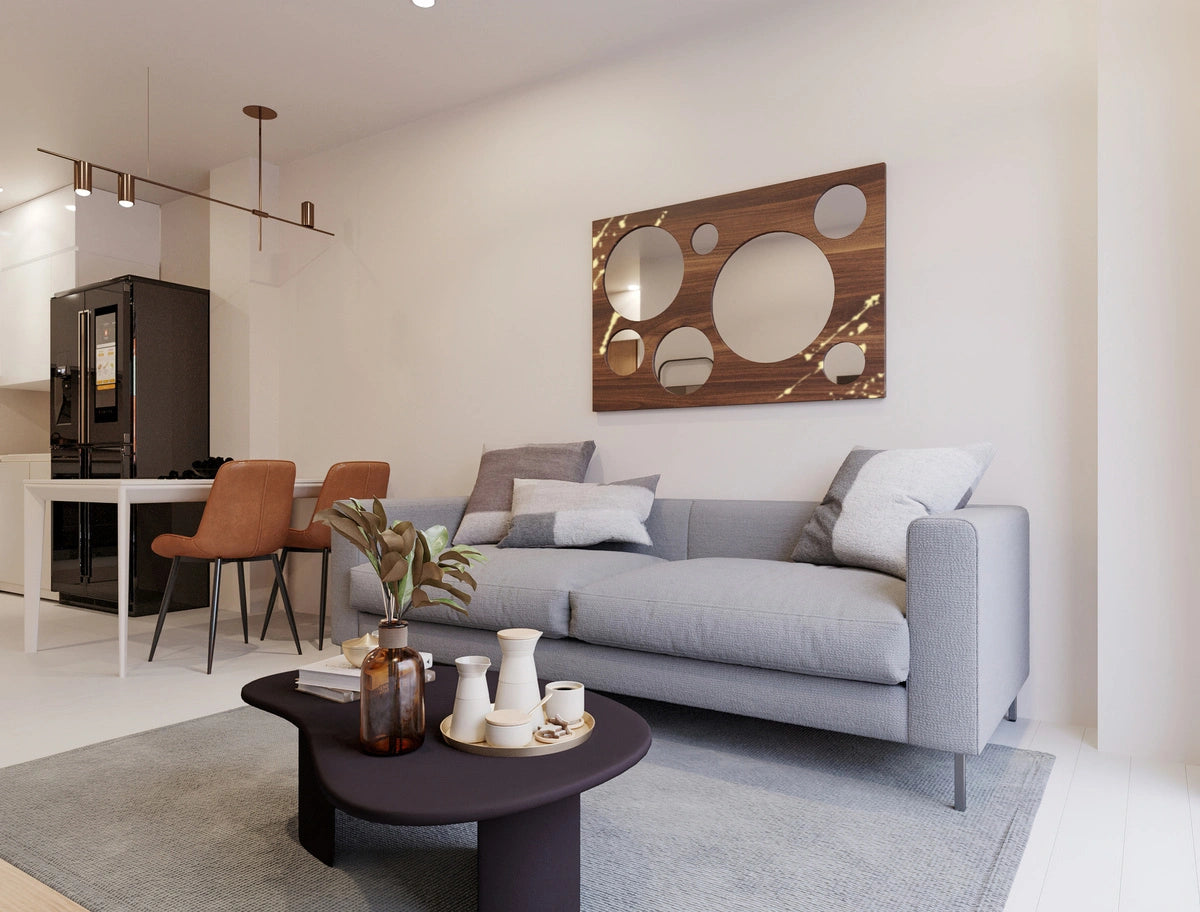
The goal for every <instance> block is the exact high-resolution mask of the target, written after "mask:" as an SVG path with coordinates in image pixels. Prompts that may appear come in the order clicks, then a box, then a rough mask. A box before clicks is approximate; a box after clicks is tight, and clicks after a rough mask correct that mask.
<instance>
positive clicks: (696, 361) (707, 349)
mask: <svg viewBox="0 0 1200 912" xmlns="http://www.w3.org/2000/svg"><path fill="white" fill-rule="evenodd" d="M712 369H713V347H712V343H711V342H709V341H708V336H706V335H704V333H702V332H701V331H700V330H698V329H696V328H695V327H694V326H681V327H680V328H679V329H673V330H671V331H670V332H669V333H667V334H666V335H665V336H663V340H662V341H661V342H659V343H658V348H657V349H656V350H655V352H654V376H655V377H657V378H658V382H659V383H660V384H661V385H662V388H663V389H665V390H666V391H667V392H668V393H674V394H675V395H676V396H687V395H689V394H690V393H694V392H696V390H698V389H700V387H702V386H703V385H704V383H705V381H707V380H708V375H709V374H711V373H712Z"/></svg>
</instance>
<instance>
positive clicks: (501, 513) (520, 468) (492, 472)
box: [454, 440, 596, 545]
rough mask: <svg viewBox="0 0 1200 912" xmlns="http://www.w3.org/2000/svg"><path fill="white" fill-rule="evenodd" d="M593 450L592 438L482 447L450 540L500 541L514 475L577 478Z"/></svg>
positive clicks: (469, 542)
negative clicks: (526, 444) (564, 441)
mask: <svg viewBox="0 0 1200 912" xmlns="http://www.w3.org/2000/svg"><path fill="white" fill-rule="evenodd" d="M594 452H596V442H595V441H594V440H581V441H579V442H577V443H550V444H530V445H528V446H520V447H510V448H508V449H503V450H486V451H485V452H484V454H483V456H482V458H480V460H479V472H478V474H477V475H476V476H475V488H474V490H472V491H471V496H470V498H468V500H467V507H466V511H465V512H464V513H463V518H462V522H461V523H460V524H459V526H458V531H457V532H455V533H454V543H455V544H456V545H483V544H495V543H496V542H498V541H500V539H502V538H503V537H504V534H505V533H506V532H507V531H508V526H509V523H510V522H511V521H512V494H513V479H514V478H543V479H555V480H558V481H574V482H581V481H583V478H584V476H585V475H586V474H587V468H588V463H590V462H591V461H592V454H593V453H594Z"/></svg>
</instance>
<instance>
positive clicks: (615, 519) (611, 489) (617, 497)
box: [500, 475, 659, 548]
mask: <svg viewBox="0 0 1200 912" xmlns="http://www.w3.org/2000/svg"><path fill="white" fill-rule="evenodd" d="M658 478H659V476H657V475H650V476H647V477H645V478H632V479H629V480H627V481H615V482H612V483H611V484H603V485H602V484H573V483H571V482H565V481H541V480H536V479H529V478H515V479H513V497H512V513H513V519H512V525H511V526H510V527H509V531H508V534H507V535H505V537H504V538H503V539H501V540H500V547H501V548H582V547H587V546H588V545H598V544H600V543H601V542H628V543H631V544H638V545H649V544H651V541H650V535H649V533H648V532H647V531H646V526H645V522H646V518H647V517H648V516H649V515H650V509H651V507H653V506H654V492H655V490H656V489H657V487H658Z"/></svg>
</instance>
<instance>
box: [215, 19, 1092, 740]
mask: <svg viewBox="0 0 1200 912" xmlns="http://www.w3.org/2000/svg"><path fill="white" fill-rule="evenodd" d="M1095 27H1096V23H1095V7H1094V3H1092V2H1084V0H1075V2H1068V3H1060V4H1052V5H1051V4H1044V3H1038V2H1035V0H1017V2H1014V3H1008V4H1003V5H999V6H998V5H996V4H991V3H983V2H968V3H950V2H934V0H924V2H916V3H905V4H892V3H887V2H884V0H866V2H855V3H852V4H804V5H803V7H802V8H798V9H797V10H796V11H795V12H790V13H786V14H783V15H781V16H776V17H775V18H772V19H771V20H769V21H765V22H763V21H760V22H758V23H748V24H746V25H745V26H744V28H742V29H741V30H738V31H728V30H727V31H725V32H723V33H722V34H720V35H718V36H714V37H712V38H711V39H708V40H693V41H690V42H689V43H687V44H685V45H680V46H677V47H666V48H658V49H656V50H655V51H654V53H653V54H651V55H648V56H644V57H640V58H637V59H632V60H629V61H627V62H625V63H622V64H620V65H616V66H613V67H610V68H608V69H605V70H603V71H598V72H594V73H589V74H581V75H578V76H576V77H573V78H571V79H568V80H564V81H561V82H558V83H555V84H552V85H549V86H545V87H541V88H537V89H534V90H531V91H528V92H526V93H522V94H518V95H514V96H509V97H505V98H500V99H497V100H494V101H492V102H489V103H487V104H481V105H478V106H474V107H471V108H468V109H464V110H460V111H456V112H452V113H450V114H447V115H445V116H442V117H439V118H436V119H432V120H428V121H425V122H421V123H417V124H413V125H410V126H408V127H406V128H403V129H400V130H396V131H393V132H389V133H385V134H382V135H379V136H376V137H373V138H371V139H368V140H365V141H362V142H359V143H356V144H354V145H351V146H347V147H345V148H342V149H339V150H336V151H334V152H331V153H328V154H325V155H321V156H317V157H314V158H311V159H308V160H305V161H301V162H296V163H292V164H290V165H288V166H287V167H286V168H284V169H283V172H282V174H281V178H280V193H279V196H280V198H281V199H282V200H283V205H282V206H281V207H280V208H281V209H282V210H291V209H293V208H295V207H296V206H298V201H299V200H300V199H312V200H315V201H316V202H317V215H318V225H321V226H323V227H326V228H329V229H330V230H333V231H335V232H336V233H337V237H336V238H335V239H332V240H327V239H323V238H320V237H318V236H314V235H312V234H308V233H305V232H301V231H299V230H297V229H286V231H284V232H281V233H280V234H279V236H278V240H279V244H280V245H282V246H281V247H280V248H279V250H280V251H281V254H277V255H282V257H283V258H284V259H285V260H286V261H287V267H286V268H285V269H283V270H282V271H277V273H276V276H277V279H278V281H279V285H278V286H277V287H278V289H279V292H280V295H279V299H278V302H277V303H278V307H279V320H278V331H279V333H280V334H281V337H280V346H281V347H280V353H281V354H280V356H279V370H280V378H279V379H278V382H277V383H276V384H275V391H276V393H277V395H278V447H277V450H278V452H279V454H281V455H286V456H288V457H290V458H294V459H295V460H296V461H297V463H298V464H299V465H300V469H301V472H302V474H320V473H323V472H324V470H325V468H326V467H327V466H328V465H329V464H330V463H331V462H333V461H336V460H339V459H351V458H360V457H382V458H386V459H388V460H390V462H391V463H392V467H393V471H392V483H391V490H392V493H393V494H414V495H433V494H445V493H461V492H465V491H467V490H469V487H470V485H471V482H472V480H473V478H474V474H475V469H476V465H477V461H478V455H479V451H480V448H481V446H482V445H484V444H487V445H490V446H499V445H506V444H516V443H521V442H525V441H552V440H565V439H580V438H589V437H592V438H595V440H596V441H597V444H598V447H599V449H598V452H597V456H596V460H595V463H594V465H593V472H592V476H593V477H597V478H604V479H614V478H621V477H629V476H634V475H641V474H646V473H651V472H660V473H662V482H661V485H660V488H659V490H660V493H661V494H662V495H664V496H697V497H750V498H812V499H816V498H819V497H820V496H821V494H822V493H823V492H824V490H825V488H826V486H827V485H828V483H829V481H830V479H831V478H832V475H833V473H834V471H835V470H836V468H837V466H838V465H839V463H840V462H841V460H842V458H843V456H844V455H845V453H846V451H847V450H848V449H849V448H850V447H851V446H852V445H854V444H858V443H861V444H867V445H873V446H929V445H943V444H952V443H962V442H970V441H976V440H985V439H986V440H991V441H993V442H994V443H995V444H996V445H997V449H998V456H997V458H996V460H995V462H994V463H993V465H992V467H991V469H990V470H989V472H988V474H987V476H986V477H985V478H984V480H983V482H982V484H981V485H980V488H979V492H978V499H979V500H980V501H981V502H1009V503H1020V504H1024V505H1026V506H1027V507H1028V508H1029V509H1030V511H1031V514H1032V522H1033V548H1034V566H1033V671H1032V675H1031V678H1030V683H1029V685H1028V686H1027V687H1026V689H1025V693H1024V695H1023V702H1022V713H1023V714H1031V715H1035V716H1037V717H1040V718H1047V719H1069V720H1076V721H1082V720H1089V719H1092V718H1094V715H1095V677H1096V667H1095V654H1096V640H1095V615H1094V611H1095V589H1094V581H1095V575H1096V568H1095V560H1096V552H1095V534H1096V530H1095V506H1094V496H1095V471H1096V470H1095V446H1094V442H1095V429H1096V425H1095V405H1094V403H1095V371H1096V316H1095V306H1094V301H1095V293H1096V253H1095V238H1094V228H1095V210H1096V200H1095V194H1096V169H1095V148H1096V124H1095V117H1096V109H1095V91H1096V45H1095ZM877 161H883V162H886V163H887V166H888V185H889V186H888V214H889V226H888V241H889V251H888V314H889V319H888V330H889V359H888V396H887V398H886V399H884V400H879V401H855V402H835V403H812V404H788V405H762V406H740V407H727V408H719V409H685V410H679V411H645V412H630V413H608V414H603V415H600V414H596V413H594V412H592V411H591V405H590V400H591V376H590V370H591V362H590V358H589V355H588V351H589V348H590V325H591V316H590V314H591V302H590V286H591V266H590V259H591V257H590V253H591V250H590V233H591V222H592V221H593V220H594V219H597V218H602V217H606V216H610V215H617V214H620V213H623V212H628V211H634V210H641V209H647V208H651V207H655V206H659V205H667V204H671V203H676V202H682V201H686V200H690V199H696V198H700V197H706V196H711V195H715V194H719V193H726V192H731V191H736V190H743V189H749V188H752V187H757V186H761V185H765V184H769V183H774V182H778V181H785V180H791V179H795V178H800V177H807V176H811V175H815V174H820V173H823V172H827V171H834V170H839V169H843V168H848V167H853V166H857V165H863V164H869V163H872V162H877ZM213 192H214V193H217V195H218V196H219V195H220V193H218V192H217V188H216V186H215V185H214V188H213ZM251 221H252V220H251ZM214 227H215V221H214ZM216 236H217V233H216V231H215V230H214V234H213V237H214V242H213V244H214V249H213V273H214V275H213V288H214V291H215V290H216V289H217V286H218V284H222V283H225V282H226V281H227V280H231V286H233V285H238V283H239V282H240V281H241V280H240V279H236V280H235V279H234V276H233V273H235V272H237V271H238V270H239V269H240V268H241V267H240V266H238V267H230V270H229V272H228V273H227V274H220V271H221V270H222V268H223V267H222V266H220V264H219V263H218V258H217V252H216V244H217V241H216ZM239 287H240V288H241V289H243V290H244V289H245V288H247V287H249V286H248V285H247V284H245V283H242V284H241V285H240V286H239ZM230 293H231V294H235V293H237V292H236V289H233V288H232V287H231V290H230ZM215 341H216V338H215V337H214V342H215ZM240 344H241V343H232V342H231V344H230V347H229V349H228V350H227V351H226V352H225V354H224V355H222V354H221V351H222V350H221V349H214V351H215V352H216V353H217V354H216V355H215V357H216V358H217V359H218V361H220V360H221V359H225V360H227V361H228V362H229V366H230V367H231V369H232V373H234V374H237V373H239V372H242V371H243V367H242V364H243V362H244V360H245V358H246V357H247V353H246V352H245V351H243V350H242V348H240V347H239V345H240ZM224 369H225V365H221V364H218V365H217V371H218V372H220V371H222V370H224ZM269 388H270V384H269V383H268V384H267V385H266V386H265V387H264V390H266V391H265V392H264V391H258V390H253V389H252V390H250V394H249V399H248V400H247V402H246V403H245V404H242V405H238V403H237V402H236V401H235V400H234V399H233V398H232V397H230V398H228V400H227V407H228V409H229V410H230V414H229V415H228V419H229V422H230V426H232V427H240V426H242V423H243V422H247V421H248V416H249V413H250V411H251V410H254V409H261V408H263V406H262V404H261V402H259V401H258V399H260V398H261V397H262V396H267V395H270V394H271V393H270V392H269ZM256 397H258V398H256ZM267 411H269V408H267ZM215 429H216V419H215V418H214V430H215ZM239 433H243V432H242V431H239ZM214 445H215V444H214ZM265 448H266V447H265V445H264V449H265Z"/></svg>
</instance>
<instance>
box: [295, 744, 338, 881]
mask: <svg viewBox="0 0 1200 912" xmlns="http://www.w3.org/2000/svg"><path fill="white" fill-rule="evenodd" d="M299 741H300V757H299V760H300V762H299V768H300V773H299V777H298V779H299V789H298V796H297V797H298V799H299V800H298V802H297V806H298V808H299V813H298V814H297V817H298V828H299V830H300V845H302V846H304V848H306V849H307V850H308V852H309V854H310V855H313V856H314V857H316V858H319V859H320V860H321V861H323V862H325V864H327V865H332V864H333V834H334V820H335V812H334V809H333V805H332V804H330V803H329V802H328V801H326V800H325V795H324V794H322V792H321V785H320V783H319V782H317V774H316V771H315V770H314V769H313V763H312V755H311V753H310V752H309V749H308V744H307V739H306V738H305V737H304V734H303V733H301V734H300V738H299Z"/></svg>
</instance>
